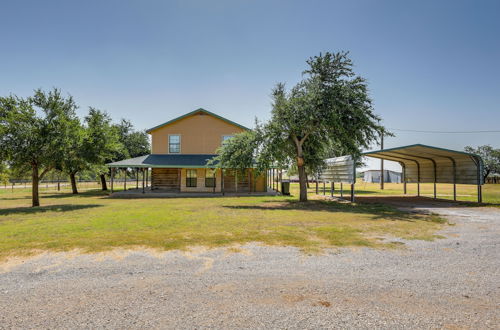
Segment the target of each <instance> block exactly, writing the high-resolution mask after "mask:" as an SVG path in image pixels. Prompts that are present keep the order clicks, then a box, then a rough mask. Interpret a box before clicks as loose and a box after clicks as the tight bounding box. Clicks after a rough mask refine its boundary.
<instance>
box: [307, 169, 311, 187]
mask: <svg viewBox="0 0 500 330" xmlns="http://www.w3.org/2000/svg"><path fill="white" fill-rule="evenodd" d="M306 183H307V189H309V188H311V186H309V178H308V177H307V172H306Z"/></svg>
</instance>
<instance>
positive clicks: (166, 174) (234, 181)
mask: <svg viewBox="0 0 500 330" xmlns="http://www.w3.org/2000/svg"><path fill="white" fill-rule="evenodd" d="M247 129H248V128H246V127H244V126H242V125H239V124H237V123H235V122H233V121H230V120H228V119H226V118H223V117H221V116H218V115H216V114H214V113H212V112H210V111H207V110H205V109H197V110H194V111H192V112H189V113H187V114H185V115H183V116H180V117H177V118H174V119H172V120H169V121H167V122H166V123H163V124H160V125H158V126H155V127H153V128H151V129H149V130H147V132H148V133H149V134H151V141H152V143H151V149H152V150H151V154H150V155H146V156H141V157H136V158H131V159H125V160H122V161H119V162H114V163H110V164H107V165H108V166H109V167H111V168H135V169H146V168H150V169H151V189H152V190H156V189H158V190H160V189H161V190H162V191H168V192H207V193H209V192H212V193H221V192H265V191H266V190H267V184H266V175H259V176H257V175H254V174H255V173H254V171H253V169H251V168H249V169H246V170H245V171H244V172H241V171H235V170H231V169H224V171H221V170H220V169H216V168H213V165H212V166H210V165H208V164H207V162H208V161H209V160H210V159H211V158H213V157H214V156H215V155H216V150H217V148H219V147H220V146H221V145H222V144H223V143H224V141H226V140H227V139H230V138H231V137H233V136H234V135H235V134H237V133H240V132H243V131H244V130H247Z"/></svg>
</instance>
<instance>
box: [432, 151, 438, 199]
mask: <svg viewBox="0 0 500 330" xmlns="http://www.w3.org/2000/svg"><path fill="white" fill-rule="evenodd" d="M432 164H433V165H434V199H436V197H437V191H436V182H437V165H436V161H435V160H432Z"/></svg>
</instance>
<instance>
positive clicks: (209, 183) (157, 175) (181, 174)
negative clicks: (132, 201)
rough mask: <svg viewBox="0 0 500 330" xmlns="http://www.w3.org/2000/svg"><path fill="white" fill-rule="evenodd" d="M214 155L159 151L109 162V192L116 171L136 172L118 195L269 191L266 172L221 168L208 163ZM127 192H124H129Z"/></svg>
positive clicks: (221, 193)
mask: <svg viewBox="0 0 500 330" xmlns="http://www.w3.org/2000/svg"><path fill="white" fill-rule="evenodd" d="M215 156H216V155H209V154H206V155H199V154H183V155H173V154H161V155H154V154H153V155H146V156H141V157H136V158H130V159H125V160H122V161H118V162H114V163H109V164H107V166H108V167H109V168H110V170H111V193H112V194H114V193H118V192H115V174H116V173H117V172H118V171H120V170H121V171H124V172H125V173H135V174H136V185H135V189H130V188H133V187H129V188H128V189H127V180H124V181H123V185H124V186H123V191H121V192H120V195H124V194H129V195H130V194H132V192H133V193H141V194H146V193H148V195H149V196H158V197H160V196H162V197H175V196H176V195H177V194H183V196H185V194H186V193H187V194H189V195H190V196H194V194H201V195H207V194H212V195H217V194H219V195H226V194H245V193H246V194H248V193H256V194H259V193H265V194H267V193H271V192H272V191H274V189H270V187H269V186H268V184H267V183H268V180H267V175H266V174H257V173H256V172H255V170H254V169H253V168H248V169H245V170H235V169H226V168H224V169H221V168H217V164H216V163H213V164H209V162H210V160H211V159H212V158H213V157H215ZM129 195H127V196H129Z"/></svg>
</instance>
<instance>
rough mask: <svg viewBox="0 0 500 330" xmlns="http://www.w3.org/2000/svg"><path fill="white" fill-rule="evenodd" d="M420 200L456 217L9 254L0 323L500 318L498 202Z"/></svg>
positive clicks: (450, 324)
mask: <svg viewBox="0 0 500 330" xmlns="http://www.w3.org/2000/svg"><path fill="white" fill-rule="evenodd" d="M398 206H400V207H402V208H408V205H398ZM412 209H413V210H415V211H427V212H434V213H439V214H441V215H443V216H445V217H447V218H448V219H449V220H450V222H451V223H454V224H455V225H453V226H448V227H447V228H446V229H445V230H443V231H442V232H441V233H440V234H441V235H443V236H445V237H446V238H445V239H439V240H436V241H433V242H426V241H403V243H404V244H405V246H406V247H405V248H402V249H398V250H374V249H368V248H355V249H354V248H353V249H338V250H330V251H326V252H325V253H324V254H323V255H305V254H303V253H301V252H300V251H298V250H297V249H295V248H289V247H281V248H277V247H267V246H261V245H259V244H248V245H245V246H242V247H239V248H237V249H234V248H231V249H214V250H206V249H203V248H193V249H192V250H191V251H189V252H183V251H173V252H164V253H160V252H156V251H152V250H128V251H127V250H116V251H113V252H109V253H101V254H78V253H76V252H68V253H45V254H42V255H39V256H37V257H34V258H30V259H27V260H16V259H13V260H10V261H9V262H7V263H4V264H0V328H1V329H4V328H5V329H9V328H145V327H148V328H176V329H178V328H188V329H189V328H289V329H321V328H366V329H368V328H370V329H373V328H436V327H437V328H492V329H493V328H498V327H500V312H499V310H500V284H499V283H500V258H499V257H500V209H494V208H484V207H470V208H466V207H458V206H456V205H454V204H444V203H438V204H432V203H431V204H427V205H425V204H422V205H420V206H419V207H416V208H412Z"/></svg>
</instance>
